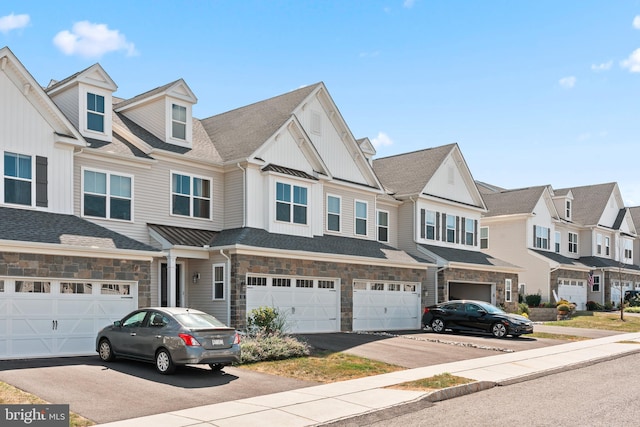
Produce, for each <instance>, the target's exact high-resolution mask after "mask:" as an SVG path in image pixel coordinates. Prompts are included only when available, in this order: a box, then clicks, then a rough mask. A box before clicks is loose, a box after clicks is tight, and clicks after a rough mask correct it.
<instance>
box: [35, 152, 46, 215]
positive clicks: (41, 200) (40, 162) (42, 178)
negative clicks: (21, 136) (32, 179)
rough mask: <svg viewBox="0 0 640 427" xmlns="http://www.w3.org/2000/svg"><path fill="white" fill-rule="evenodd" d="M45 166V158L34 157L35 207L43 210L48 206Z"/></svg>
mask: <svg viewBox="0 0 640 427" xmlns="http://www.w3.org/2000/svg"><path fill="white" fill-rule="evenodd" d="M47 166H48V161H47V158H46V157H40V156H36V206H40V207H43V208H46V207H47V206H48V205H49V200H48V197H47V187H48V185H47V184H48V182H47Z"/></svg>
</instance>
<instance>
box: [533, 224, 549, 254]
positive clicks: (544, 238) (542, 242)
mask: <svg viewBox="0 0 640 427" xmlns="http://www.w3.org/2000/svg"><path fill="white" fill-rule="evenodd" d="M534 228H535V236H534V240H533V247H534V248H538V249H549V232H550V230H549V229H548V228H547V227H540V226H539V225H534Z"/></svg>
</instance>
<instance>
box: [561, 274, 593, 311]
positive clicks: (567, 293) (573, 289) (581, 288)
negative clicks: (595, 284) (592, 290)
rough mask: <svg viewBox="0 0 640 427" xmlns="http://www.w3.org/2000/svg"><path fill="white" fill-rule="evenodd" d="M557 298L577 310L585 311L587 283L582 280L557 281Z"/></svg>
mask: <svg viewBox="0 0 640 427" xmlns="http://www.w3.org/2000/svg"><path fill="white" fill-rule="evenodd" d="M558 297H559V298H560V299H565V300H567V301H569V302H572V303H574V304H575V305H576V309H577V310H586V308H587V282H586V281H584V280H572V279H559V280H558Z"/></svg>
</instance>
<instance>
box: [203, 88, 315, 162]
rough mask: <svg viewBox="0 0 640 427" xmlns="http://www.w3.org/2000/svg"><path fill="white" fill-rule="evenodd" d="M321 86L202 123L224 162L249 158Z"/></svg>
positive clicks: (293, 92) (210, 118)
mask: <svg viewBox="0 0 640 427" xmlns="http://www.w3.org/2000/svg"><path fill="white" fill-rule="evenodd" d="M321 85H322V83H316V84H313V85H310V86H305V87H303V88H301V89H298V90H294V91H292V92H289V93H286V94H284V95H280V96H276V97H274V98H270V99H267V100H264V101H260V102H256V103H255V104H251V105H247V106H245V107H241V108H238V109H235V110H232V111H228V112H226V113H222V114H218V115H216V116H212V117H209V118H206V119H202V120H201V123H202V125H203V127H204V130H205V131H206V133H207V134H208V135H209V137H210V138H211V140H212V141H213V142H214V143H215V146H216V147H217V149H218V152H219V153H220V155H221V156H222V159H223V160H225V161H229V160H240V159H244V158H247V157H248V156H249V155H251V153H253V152H254V151H255V150H257V149H258V148H259V147H260V146H261V145H262V144H264V142H265V141H266V140H267V139H268V138H269V137H271V136H272V135H273V134H274V133H275V132H276V130H278V129H279V128H280V127H281V126H282V125H283V124H284V123H285V122H286V121H287V120H288V119H289V118H290V117H291V114H292V113H293V111H294V110H295V108H296V107H298V106H299V105H300V104H301V103H302V101H303V100H304V99H305V98H306V97H308V96H309V95H310V94H311V93H312V92H313V91H314V90H316V89H317V88H318V87H319V86H321Z"/></svg>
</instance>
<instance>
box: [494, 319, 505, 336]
mask: <svg viewBox="0 0 640 427" xmlns="http://www.w3.org/2000/svg"><path fill="white" fill-rule="evenodd" d="M491 333H492V334H493V336H494V337H496V338H504V337H505V336H507V327H506V326H504V324H503V323H502V322H496V323H494V324H493V326H491Z"/></svg>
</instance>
